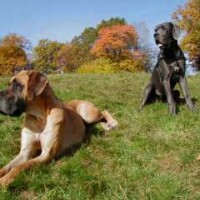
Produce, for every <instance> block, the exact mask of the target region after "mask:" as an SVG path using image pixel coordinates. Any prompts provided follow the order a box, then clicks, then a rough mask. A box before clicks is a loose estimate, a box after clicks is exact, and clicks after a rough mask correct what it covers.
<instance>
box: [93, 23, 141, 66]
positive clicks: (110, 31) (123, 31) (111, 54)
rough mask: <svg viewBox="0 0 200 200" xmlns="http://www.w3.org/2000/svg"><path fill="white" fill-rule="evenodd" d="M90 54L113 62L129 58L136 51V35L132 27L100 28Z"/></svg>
mask: <svg viewBox="0 0 200 200" xmlns="http://www.w3.org/2000/svg"><path fill="white" fill-rule="evenodd" d="M98 34H99V39H97V40H96V41H95V43H94V46H93V48H92V49H91V53H92V54H93V55H94V56H96V57H106V58H110V59H111V60H113V61H115V62H119V61H120V60H123V59H127V58H130V57H131V55H132V54H131V52H132V51H134V50H136V49H137V45H138V35H137V32H136V30H135V28H134V27H133V26H132V25H114V26H111V27H106V28H102V29H100V30H99V32H98Z"/></svg>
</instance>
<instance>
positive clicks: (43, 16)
mask: <svg viewBox="0 0 200 200" xmlns="http://www.w3.org/2000/svg"><path fill="white" fill-rule="evenodd" d="M185 3H186V0H0V38H2V37H4V36H6V35H7V34H10V33H17V34H19V35H22V36H24V37H26V38H27V39H28V40H30V41H31V43H32V45H33V46H35V45H37V43H38V41H39V40H40V39H50V40H56V41H59V42H70V41H71V39H72V38H73V37H74V36H78V35H80V34H81V32H83V30H84V29H85V28H86V27H96V25H97V24H99V23H100V22H101V21H102V20H108V19H110V18H111V17H120V18H124V19H125V20H126V21H127V22H128V24H138V23H140V22H145V24H146V26H147V28H148V29H149V31H150V40H151V39H153V29H154V27H155V26H156V25H157V24H159V23H162V22H166V21H171V15H172V13H173V12H174V11H175V10H177V8H178V6H180V5H184V4H185Z"/></svg>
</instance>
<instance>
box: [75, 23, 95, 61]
mask: <svg viewBox="0 0 200 200" xmlns="http://www.w3.org/2000/svg"><path fill="white" fill-rule="evenodd" d="M97 37H98V32H97V30H96V29H95V28H92V27H88V28H85V30H84V31H83V32H82V33H81V35H80V36H78V37H75V38H74V39H73V40H72V42H71V45H72V47H73V49H74V50H75V49H76V51H78V54H79V55H80V54H81V55H82V56H83V58H84V60H83V59H81V60H82V61H83V62H87V61H90V60H92V57H91V54H90V49H91V48H92V46H93V43H94V42H95V40H96V39H97ZM75 56H76V55H75ZM79 60H80V59H79Z"/></svg>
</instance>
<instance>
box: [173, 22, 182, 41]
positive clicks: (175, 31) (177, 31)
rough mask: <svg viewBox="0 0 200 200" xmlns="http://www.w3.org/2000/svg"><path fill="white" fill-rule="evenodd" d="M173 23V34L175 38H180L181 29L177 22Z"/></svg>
mask: <svg viewBox="0 0 200 200" xmlns="http://www.w3.org/2000/svg"><path fill="white" fill-rule="evenodd" d="M172 25H173V29H172V36H173V38H174V39H175V40H178V38H179V37H180V34H181V29H180V27H179V26H177V25H176V24H172Z"/></svg>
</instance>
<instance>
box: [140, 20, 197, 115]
mask: <svg viewBox="0 0 200 200" xmlns="http://www.w3.org/2000/svg"><path fill="white" fill-rule="evenodd" d="M154 31H155V33H154V39H155V42H156V44H157V45H158V47H159V48H160V52H159V54H158V60H157V63H156V66H155V68H154V70H153V73H152V77H151V80H150V83H149V84H148V85H147V86H146V88H145V90H144V95H143V101H142V103H141V106H140V108H141V109H142V108H143V107H144V105H145V104H146V103H147V102H149V101H151V100H152V99H155V98H156V96H159V97H160V98H161V99H164V98H166V99H167V101H168V103H169V111H170V113H171V114H176V103H175V100H174V98H175V97H174V94H175V91H173V89H174V87H175V85H176V83H179V85H180V87H181V90H182V92H183V95H184V97H185V100H186V103H187V105H188V107H189V108H190V109H191V110H194V104H193V102H192V100H191V98H190V95H189V89H188V85H187V81H186V78H185V70H186V63H185V61H186V58H185V56H184V54H183V52H182V50H181V48H180V47H179V46H178V42H177V39H178V37H179V35H180V29H179V27H178V26H176V25H174V24H173V23H171V22H166V23H163V24H159V25H157V26H156V28H155V30H154ZM177 92H178V91H177ZM178 94H179V92H178Z"/></svg>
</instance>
